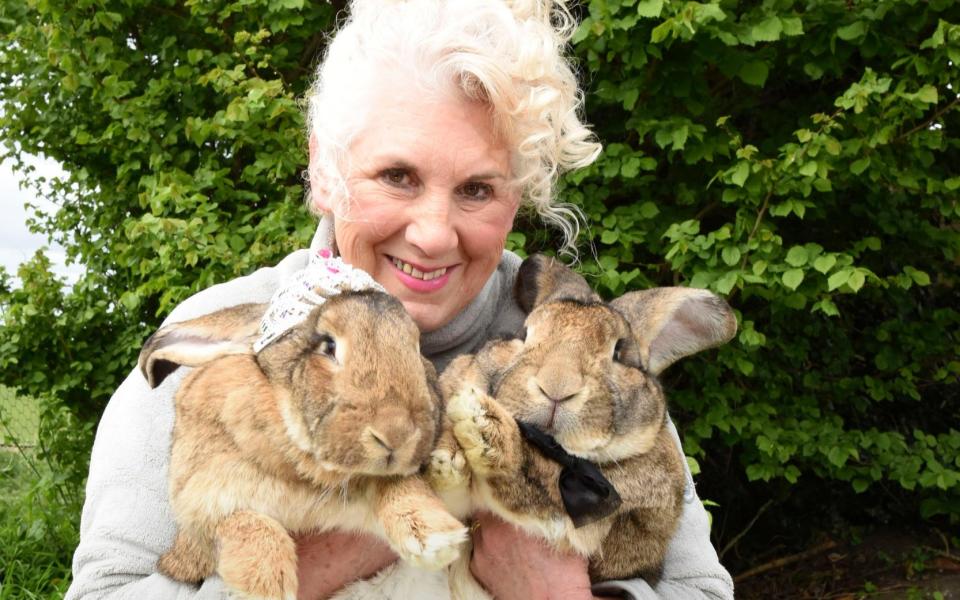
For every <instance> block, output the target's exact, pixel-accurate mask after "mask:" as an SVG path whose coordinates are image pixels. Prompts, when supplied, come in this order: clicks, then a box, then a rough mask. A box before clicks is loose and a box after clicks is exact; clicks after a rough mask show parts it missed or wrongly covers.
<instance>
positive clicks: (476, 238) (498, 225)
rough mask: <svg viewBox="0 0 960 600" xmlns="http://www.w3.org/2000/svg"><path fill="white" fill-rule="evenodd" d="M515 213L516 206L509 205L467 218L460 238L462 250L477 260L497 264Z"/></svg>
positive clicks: (496, 207)
mask: <svg viewBox="0 0 960 600" xmlns="http://www.w3.org/2000/svg"><path fill="white" fill-rule="evenodd" d="M516 213H517V207H516V204H514V203H511V204H510V205H504V206H493V207H490V209H489V210H487V211H485V212H484V214H478V215H476V216H475V217H474V218H469V217H468V218H467V219H466V225H465V226H464V227H463V228H462V230H461V231H463V232H464V233H463V234H462V235H461V238H460V243H461V244H462V245H463V247H464V250H466V252H467V253H468V254H470V255H471V256H473V257H474V258H475V259H477V260H484V259H487V260H493V261H495V262H499V261H500V254H501V253H502V252H503V247H504V244H505V243H506V240H507V234H508V233H510V230H511V229H512V228H513V217H514V215H516Z"/></svg>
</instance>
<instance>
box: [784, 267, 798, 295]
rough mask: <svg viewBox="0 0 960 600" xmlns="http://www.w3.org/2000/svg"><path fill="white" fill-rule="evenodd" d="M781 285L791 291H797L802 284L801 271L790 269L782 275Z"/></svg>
mask: <svg viewBox="0 0 960 600" xmlns="http://www.w3.org/2000/svg"><path fill="white" fill-rule="evenodd" d="M782 281H783V285H785V286H787V287H788V288H789V289H791V290H795V289H797V287H798V286H799V285H800V284H801V283H803V270H802V269H790V270H789V271H786V272H785V273H784V274H783V277H782Z"/></svg>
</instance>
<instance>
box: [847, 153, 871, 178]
mask: <svg viewBox="0 0 960 600" xmlns="http://www.w3.org/2000/svg"><path fill="white" fill-rule="evenodd" d="M869 166H870V157H869V156H865V157H863V158H861V159H858V160H855V161H853V162H852V163H851V164H850V172H851V173H853V174H854V175H860V174H861V173H863V172H864V171H866V170H867V167H869Z"/></svg>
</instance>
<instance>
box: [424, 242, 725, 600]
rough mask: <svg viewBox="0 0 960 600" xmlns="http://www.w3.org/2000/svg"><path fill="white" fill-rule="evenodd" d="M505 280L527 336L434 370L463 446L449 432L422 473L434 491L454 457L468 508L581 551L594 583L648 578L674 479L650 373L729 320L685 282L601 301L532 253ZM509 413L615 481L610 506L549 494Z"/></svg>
mask: <svg viewBox="0 0 960 600" xmlns="http://www.w3.org/2000/svg"><path fill="white" fill-rule="evenodd" d="M516 292H517V299H518V301H519V303H520V305H521V306H522V307H523V308H524V310H525V311H526V312H527V313H528V316H527V319H526V322H525V327H526V336H525V339H523V340H520V339H516V340H505V341H494V342H490V343H488V344H487V345H486V346H485V347H484V348H483V349H481V351H480V352H479V353H478V354H476V355H474V356H463V357H460V358H458V359H456V360H455V361H454V362H453V363H451V364H450V365H449V366H448V368H447V369H446V370H445V371H444V373H443V375H442V376H441V380H440V384H441V388H442V390H443V392H444V395H445V397H446V398H448V406H447V415H448V417H449V418H450V419H451V421H452V422H453V433H454V436H455V438H456V441H457V442H458V444H459V446H460V449H462V452H463V455H464V457H457V456H454V455H455V454H456V452H457V451H458V450H457V449H456V448H455V447H451V446H450V445H449V444H446V445H444V446H442V447H441V448H438V451H437V452H435V456H434V458H433V465H432V466H431V474H432V475H431V476H433V477H434V478H435V479H437V480H439V481H437V487H438V489H442V488H443V487H444V486H443V481H442V479H443V478H444V476H445V475H446V474H447V473H449V472H450V471H452V470H454V469H453V468H452V467H451V465H453V464H457V463H462V462H465V463H466V464H467V466H468V467H469V471H470V472H471V473H472V478H473V481H472V484H471V485H472V488H471V495H472V501H473V503H474V505H475V507H476V506H477V505H479V506H482V507H484V508H486V509H488V510H491V511H492V512H494V513H495V514H497V515H499V516H500V517H501V518H503V519H504V520H506V521H508V522H511V523H514V524H516V525H518V526H520V527H522V528H524V529H525V530H527V531H530V532H533V533H535V534H537V535H540V536H543V537H544V538H546V539H547V540H549V541H550V542H552V543H553V544H554V545H555V546H556V547H558V548H559V549H563V550H566V551H571V550H572V551H575V552H579V553H580V554H582V555H584V556H587V557H589V571H590V576H591V579H592V580H594V581H601V580H609V579H622V578H632V577H638V576H639V577H644V578H646V579H647V580H648V581H655V580H656V579H658V578H659V574H660V572H661V566H662V562H663V558H664V554H665V552H666V547H667V544H668V542H669V540H670V538H671V537H672V535H673V533H674V531H675V528H676V525H677V523H678V519H679V517H680V512H681V509H682V504H683V493H684V487H685V479H686V477H685V472H684V457H683V454H682V452H681V450H680V448H679V446H678V444H677V443H676V442H675V440H674V439H673V437H672V436H671V434H670V432H669V430H668V429H667V427H666V425H667V419H668V418H669V417H668V416H667V409H666V400H665V397H664V394H663V390H662V388H661V386H660V384H659V382H658V380H657V375H659V374H660V372H661V371H663V370H664V369H665V368H667V367H668V366H669V365H670V364H672V363H673V362H675V361H676V360H678V359H679V358H681V357H684V356H688V355H690V354H693V353H695V352H698V351H700V350H703V349H706V348H709V347H712V346H717V345H719V344H722V343H724V342H726V341H728V340H729V339H730V338H731V337H733V335H734V333H735V331H736V319H735V317H734V315H733V313H732V311H731V310H730V308H729V306H728V305H727V304H726V302H724V301H723V300H721V299H720V298H718V297H716V296H714V295H713V294H711V293H710V292H707V291H705V290H697V289H684V288H658V289H652V290H647V291H641V292H633V293H628V294H626V295H624V296H623V297H621V298H618V299H616V300H614V301H612V302H610V303H609V304H605V303H603V302H602V301H601V300H600V298H599V296H597V295H596V294H595V293H594V292H593V291H592V290H591V289H590V287H589V286H588V285H587V283H586V281H584V280H583V279H582V278H581V277H580V276H579V275H577V274H576V273H574V272H573V271H571V270H570V269H568V268H566V267H564V266H562V265H560V264H559V263H557V262H555V261H554V260H553V259H550V258H546V257H543V256H534V257H531V258H529V259H527V260H526V261H524V263H523V265H522V266H521V268H520V272H519V274H518V279H517V288H516ZM515 419H516V420H520V421H525V422H527V423H530V424H533V425H536V426H537V427H539V428H540V429H542V430H543V431H545V432H547V433H549V434H551V435H553V436H554V438H555V439H556V440H557V442H559V443H560V445H562V446H563V447H564V449H566V451H567V452H569V453H570V454H573V455H575V456H578V457H581V458H585V459H588V460H590V461H593V462H594V463H596V464H597V465H598V466H599V467H600V469H601V471H602V472H603V473H604V475H605V477H606V478H607V479H608V480H609V481H610V482H611V483H612V484H613V486H614V487H615V488H616V490H617V491H618V492H619V495H620V496H621V498H622V501H623V503H622V505H621V506H620V507H619V509H617V511H616V512H615V513H614V514H613V515H611V516H609V517H606V518H603V519H600V520H598V521H595V522H592V523H589V524H587V525H584V526H582V527H580V528H575V527H574V525H573V522H572V521H571V519H570V518H569V517H568V516H567V514H566V513H565V511H564V508H563V503H562V500H561V496H560V492H559V487H558V478H559V474H560V470H561V466H560V465H559V464H558V463H556V462H554V461H551V460H549V459H547V458H545V457H544V456H543V455H542V454H541V453H540V452H539V451H538V450H537V449H535V448H534V447H533V446H531V445H530V444H528V443H526V442H525V441H524V440H523V439H522V437H521V434H520V432H519V429H518V427H517V424H516V420H515ZM455 475H456V474H455V473H454V474H453V475H452V476H448V478H455ZM458 570H459V573H458ZM464 573H468V571H467V570H465V569H464V567H463V566H462V565H459V564H458V565H457V566H456V568H455V569H454V570H453V574H452V575H451V586H452V588H453V590H454V595H455V596H456V597H461V598H462V597H465V596H470V595H471V594H474V595H476V592H471V593H465V592H464V591H463V587H464V586H466V587H467V588H471V587H474V586H472V584H470V583H464V582H463V581H461V582H460V583H457V581H456V579H457V578H458V577H464V576H465V575H464ZM466 576H467V577H469V576H468V575H466ZM458 589H459V590H460V591H459V592H458ZM474 589H475V588H474ZM480 595H482V594H480Z"/></svg>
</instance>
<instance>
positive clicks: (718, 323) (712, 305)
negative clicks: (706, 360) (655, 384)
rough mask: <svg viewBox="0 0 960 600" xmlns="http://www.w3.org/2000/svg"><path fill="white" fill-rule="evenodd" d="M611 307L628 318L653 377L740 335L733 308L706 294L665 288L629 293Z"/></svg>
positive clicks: (694, 290)
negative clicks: (698, 353)
mask: <svg viewBox="0 0 960 600" xmlns="http://www.w3.org/2000/svg"><path fill="white" fill-rule="evenodd" d="M610 306H612V307H613V308H615V309H617V310H619V311H620V312H622V313H623V314H624V316H626V318H627V320H628V321H629V322H630V326H631V328H632V329H633V334H634V337H635V338H636V340H637V344H638V345H639V347H640V352H641V354H642V355H643V359H644V363H645V364H646V365H647V370H648V371H649V372H651V373H653V374H654V375H657V374H659V373H660V372H661V371H663V370H664V369H666V368H667V367H669V366H670V365H672V364H673V363H675V362H676V361H678V360H680V359H681V358H683V357H685V356H690V355H691V354H696V353H697V352H700V351H701V350H706V349H707V348H712V347H714V346H719V345H721V344H724V343H726V342H728V341H730V339H731V338H732V337H733V335H734V334H735V333H736V332H737V319H736V317H735V316H734V315H733V310H731V309H730V306H729V305H728V304H727V303H726V302H725V301H724V300H723V299H721V298H719V297H718V296H715V295H714V294H712V293H711V292H708V291H707V290H700V289H691V288H680V287H665V288H654V289H652V290H645V291H641V292H630V293H629V294H624V295H623V296H621V297H620V298H617V299H616V300H613V301H612V302H611V303H610Z"/></svg>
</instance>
